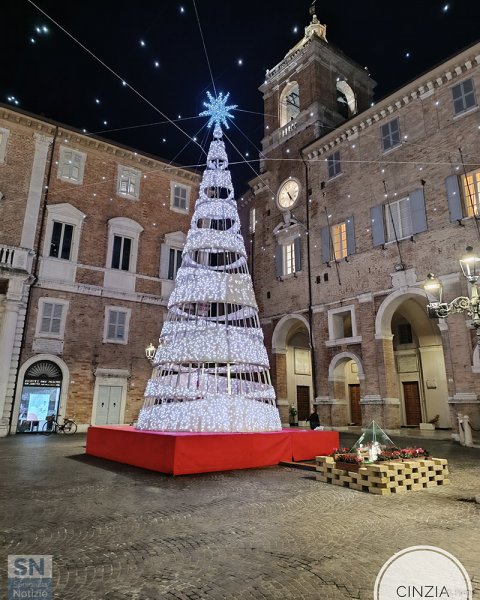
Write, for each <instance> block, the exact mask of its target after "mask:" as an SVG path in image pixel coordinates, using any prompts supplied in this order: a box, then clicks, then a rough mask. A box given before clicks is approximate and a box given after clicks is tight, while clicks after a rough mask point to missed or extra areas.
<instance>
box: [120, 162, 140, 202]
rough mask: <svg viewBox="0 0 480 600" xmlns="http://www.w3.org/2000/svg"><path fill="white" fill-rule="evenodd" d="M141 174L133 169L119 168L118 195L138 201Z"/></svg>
mask: <svg viewBox="0 0 480 600" xmlns="http://www.w3.org/2000/svg"><path fill="white" fill-rule="evenodd" d="M140 179H141V173H140V171H138V170H137V169H132V168H131V167H122V166H121V165H119V166H118V176H117V193H118V195H119V196H124V197H126V198H132V199H135V200H136V199H138V198H139V197H140Z"/></svg>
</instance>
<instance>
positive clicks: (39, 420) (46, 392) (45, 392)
mask: <svg viewBox="0 0 480 600" xmlns="http://www.w3.org/2000/svg"><path fill="white" fill-rule="evenodd" d="M61 389H62V372H61V371H60V369H59V367H58V366H57V365H56V364H55V363H53V362H50V361H48V360H42V361H39V362H36V363H34V364H33V365H31V366H30V367H29V369H28V370H27V372H26V373H25V377H24V380H23V388H22V397H21V401H20V412H19V415H18V421H17V433H36V432H38V431H42V427H43V425H44V423H45V422H46V420H47V417H49V416H54V417H56V416H57V414H58V405H59V400H60V392H61Z"/></svg>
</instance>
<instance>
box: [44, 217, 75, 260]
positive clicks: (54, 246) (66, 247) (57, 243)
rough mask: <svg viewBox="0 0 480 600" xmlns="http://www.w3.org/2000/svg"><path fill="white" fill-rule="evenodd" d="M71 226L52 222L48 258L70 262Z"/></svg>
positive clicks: (72, 228)
mask: <svg viewBox="0 0 480 600" xmlns="http://www.w3.org/2000/svg"><path fill="white" fill-rule="evenodd" d="M73 230H74V227H73V225H70V224H69V223H60V222H59V221H53V224H52V235H51V238H50V252H49V256H52V257H54V258H63V259H64V260H70V257H71V254H72V241H73Z"/></svg>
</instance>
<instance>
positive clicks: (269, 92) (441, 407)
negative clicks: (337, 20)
mask: <svg viewBox="0 0 480 600" xmlns="http://www.w3.org/2000/svg"><path fill="white" fill-rule="evenodd" d="M374 87H375V82H374V81H373V80H372V79H371V78H370V76H369V73H368V71H367V70H366V68H364V67H361V66H359V65H357V64H355V63H354V62H353V61H352V60H351V59H349V58H347V57H346V56H345V55H344V54H343V53H342V52H340V51H339V50H338V49H336V48H334V47H332V45H331V44H329V43H328V42H327V39H326V28H325V26H324V25H322V24H321V23H319V21H318V19H317V18H316V16H313V19H312V22H311V23H310V25H309V26H308V27H307V28H306V30H305V36H304V38H303V39H302V40H301V41H300V42H299V43H298V44H297V46H295V47H294V48H292V49H291V50H290V51H289V52H288V53H287V55H286V56H285V58H284V59H283V60H282V61H281V62H280V63H279V64H277V65H276V66H275V67H274V68H272V69H271V70H269V71H267V74H266V79H265V82H264V84H263V85H262V86H261V87H260V90H261V92H262V93H263V97H264V103H265V132H264V138H263V146H262V148H263V152H262V156H263V162H262V166H261V174H260V176H259V177H257V178H255V179H254V180H252V181H251V182H250V188H251V189H250V191H249V193H248V194H247V195H246V196H245V197H244V202H245V203H246V205H247V206H248V209H249V210H250V232H249V238H250V239H249V242H250V243H249V244H248V245H249V247H250V248H251V266H252V271H253V275H254V285H255V288H256V296H257V301H258V303H259V308H260V315H261V317H262V324H263V328H264V333H265V339H266V343H267V346H268V347H269V350H270V351H271V359H272V368H273V381H274V384H275V387H276V391H277V397H278V402H279V406H280V409H281V413H282V418H283V421H288V407H289V405H291V404H294V405H296V407H297V408H298V416H299V420H300V421H301V420H303V419H305V418H306V416H307V415H308V413H309V410H310V405H311V404H312V403H313V402H315V403H316V404H317V405H318V406H319V413H320V418H321V421H322V422H323V423H324V424H333V425H336V426H341V425H346V424H348V423H364V424H365V423H367V422H369V421H370V420H371V419H372V418H375V419H377V420H378V421H379V422H380V423H382V424H384V425H385V426H387V427H391V428H392V427H394V428H396V427H399V426H401V425H418V424H419V423H420V422H425V421H429V420H431V419H435V417H436V416H437V415H438V423H439V425H440V426H441V427H451V426H452V427H455V426H456V419H455V415H456V413H458V412H460V413H462V414H469V415H470V417H471V419H472V424H473V426H474V427H479V426H480V395H479V384H480V380H479V373H480V358H479V349H478V346H477V345H476V338H475V333H474V330H473V328H472V324H471V322H470V321H469V320H468V317H467V316H466V314H458V315H454V316H451V317H449V318H448V319H445V320H435V319H433V320H432V319H429V318H428V317H427V313H426V304H427V300H426V296H425V292H424V290H423V288H422V285H421V284H422V282H423V281H424V280H425V278H426V276H427V274H428V273H429V272H434V273H435V274H437V275H438V276H439V277H440V279H441V280H442V281H443V285H444V299H445V300H446V301H451V300H452V299H453V298H455V297H456V296H459V295H466V294H467V283H466V280H465V279H464V278H463V276H462V274H461V272H460V269H459V264H458V258H459V257H460V256H461V255H462V253H464V252H465V248H466V246H473V247H474V248H475V249H476V250H477V251H478V250H480V233H479V232H480V229H479V225H478V215H479V203H480V156H479V150H478V149H479V136H480V131H479V129H480V116H479V115H480V113H479V111H478V101H479V94H480V44H478V45H475V46H473V47H471V48H468V49H467V50H465V51H463V52H461V53H460V54H458V55H457V56H454V57H453V58H451V59H450V60H448V61H446V62H445V63H444V64H441V65H439V66H437V67H435V68H434V69H432V70H431V71H430V72H428V73H426V74H424V75H422V76H421V77H419V78H418V79H416V80H415V81H413V82H411V83H409V84H407V85H406V86H404V87H403V88H401V89H399V90H398V91H396V92H395V93H393V94H391V95H390V96H388V97H387V98H385V99H383V100H382V101H380V102H379V103H377V104H375V105H373V103H372V94H373V90H374Z"/></svg>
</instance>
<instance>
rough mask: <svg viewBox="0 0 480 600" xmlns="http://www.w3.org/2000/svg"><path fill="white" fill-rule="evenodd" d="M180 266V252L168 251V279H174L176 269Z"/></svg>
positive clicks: (173, 249) (171, 249)
mask: <svg viewBox="0 0 480 600" xmlns="http://www.w3.org/2000/svg"><path fill="white" fill-rule="evenodd" d="M181 266H182V250H177V249H176V248H170V249H169V255H168V279H172V280H173V279H175V278H176V276H177V272H178V269H179V268H180V267H181Z"/></svg>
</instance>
